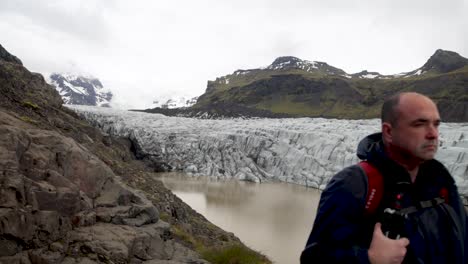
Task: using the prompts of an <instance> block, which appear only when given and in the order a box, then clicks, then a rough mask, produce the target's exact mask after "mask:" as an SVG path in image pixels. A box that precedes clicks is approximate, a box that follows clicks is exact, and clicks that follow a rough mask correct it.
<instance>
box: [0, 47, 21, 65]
mask: <svg viewBox="0 0 468 264" xmlns="http://www.w3.org/2000/svg"><path fill="white" fill-rule="evenodd" d="M0 60H4V61H8V62H13V63H17V64H19V65H23V63H22V62H21V60H20V59H18V58H17V57H16V56H13V55H11V54H10V53H9V52H8V51H7V50H6V49H5V48H3V46H2V45H0Z"/></svg>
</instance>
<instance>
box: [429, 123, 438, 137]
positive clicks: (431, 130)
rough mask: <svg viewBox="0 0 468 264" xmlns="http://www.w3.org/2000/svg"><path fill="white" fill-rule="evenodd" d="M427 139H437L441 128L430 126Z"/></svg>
mask: <svg viewBox="0 0 468 264" xmlns="http://www.w3.org/2000/svg"><path fill="white" fill-rule="evenodd" d="M426 137H427V139H437V138H438V137H439V128H438V127H437V126H434V125H429V126H428V129H427V133H426Z"/></svg>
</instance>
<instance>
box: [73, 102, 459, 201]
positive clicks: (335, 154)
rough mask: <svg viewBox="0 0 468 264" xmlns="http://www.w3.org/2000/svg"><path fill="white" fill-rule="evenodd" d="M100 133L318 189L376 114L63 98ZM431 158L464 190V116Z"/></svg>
mask: <svg viewBox="0 0 468 264" xmlns="http://www.w3.org/2000/svg"><path fill="white" fill-rule="evenodd" d="M66 107H69V108H70V109H72V110H74V111H75V112H77V113H78V114H79V115H81V116H82V117H84V118H85V119H87V120H88V121H89V122H91V123H92V124H93V125H94V126H95V127H98V128H99V129H101V130H102V131H103V132H104V133H107V134H109V135H112V136H122V137H127V138H130V139H131V140H132V142H133V144H134V145H135V146H136V149H137V151H138V155H140V156H141V157H144V158H145V159H147V160H153V161H154V162H159V163H164V164H166V165H167V168H169V169H170V170H177V171H182V172H185V173H187V174H188V175H191V176H202V175H203V176H211V177H214V178H217V179H223V178H226V179H229V178H234V179H239V180H247V181H253V182H264V181H272V180H277V181H283V182H288V183H295V184H300V185H305V186H308V187H314V188H319V189H323V188H325V186H326V184H327V183H328V181H329V179H330V178H331V176H333V175H334V174H335V173H336V172H338V171H339V170H341V169H342V168H344V167H346V166H349V165H352V164H355V163H357V162H358V161H359V160H358V158H357V156H356V148H357V145H358V143H359V141H360V140H361V139H362V138H364V137H365V136H367V135H369V134H371V133H374V132H378V131H379V130H380V120H378V119H370V120H338V119H324V118H282V119H267V118H250V119H243V118H234V119H196V118H185V117H168V116H164V115H161V114H149V113H142V112H132V111H125V110H118V109H109V108H100V107H92V106H81V105H80V106H78V105H67V106H66ZM436 158H437V159H438V160H439V161H441V162H442V163H443V164H444V165H445V166H446V167H447V168H448V170H449V171H450V173H451V174H452V175H453V177H454V179H455V181H456V183H457V185H458V187H459V191H460V193H461V194H462V195H463V196H465V197H466V196H468V181H467V180H468V124H467V123H442V124H441V126H440V146H439V151H438V153H437V155H436Z"/></svg>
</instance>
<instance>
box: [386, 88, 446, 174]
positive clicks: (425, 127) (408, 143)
mask: <svg viewBox="0 0 468 264" xmlns="http://www.w3.org/2000/svg"><path fill="white" fill-rule="evenodd" d="M439 124H440V116H439V111H438V110H437V106H436V104H435V103H434V102H433V101H432V100H431V99H429V98H428V97H427V96H424V95H422V94H418V93H400V94H397V95H394V96H392V97H390V98H389V99H388V100H386V101H385V103H384V105H383V106H382V139H383V142H384V144H385V149H386V152H387V154H388V155H389V157H390V158H391V159H393V160H395V161H397V162H398V163H400V164H402V165H404V166H405V167H406V168H407V169H411V168H413V169H414V168H416V167H417V166H419V164H421V163H422V162H424V161H426V160H430V159H433V158H434V155H435V153H436V152H437V148H438V138H439ZM413 172H414V171H413ZM412 176H414V177H416V175H412Z"/></svg>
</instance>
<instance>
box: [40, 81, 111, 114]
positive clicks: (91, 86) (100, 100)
mask: <svg viewBox="0 0 468 264" xmlns="http://www.w3.org/2000/svg"><path fill="white" fill-rule="evenodd" d="M47 82H48V83H50V84H52V85H53V86H55V89H56V90H57V91H58V92H59V94H60V96H62V99H63V102H64V103H65V104H74V105H92V106H102V107H110V101H111V100H112V96H113V95H112V92H111V91H110V90H109V89H107V88H104V86H103V85H102V83H101V82H100V81H99V79H97V78H95V77H91V76H81V75H75V74H70V73H52V74H51V75H50V76H49V78H47Z"/></svg>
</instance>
